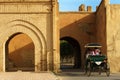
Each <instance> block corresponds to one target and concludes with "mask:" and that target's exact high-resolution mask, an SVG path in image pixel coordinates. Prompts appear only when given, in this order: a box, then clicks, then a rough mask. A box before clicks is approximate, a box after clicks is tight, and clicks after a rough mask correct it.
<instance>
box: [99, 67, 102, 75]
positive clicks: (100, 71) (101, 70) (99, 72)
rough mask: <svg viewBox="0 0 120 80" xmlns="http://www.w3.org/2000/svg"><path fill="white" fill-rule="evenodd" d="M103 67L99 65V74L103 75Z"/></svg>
mask: <svg viewBox="0 0 120 80" xmlns="http://www.w3.org/2000/svg"><path fill="white" fill-rule="evenodd" d="M101 68H102V67H101V66H99V75H101V71H102V69H101Z"/></svg>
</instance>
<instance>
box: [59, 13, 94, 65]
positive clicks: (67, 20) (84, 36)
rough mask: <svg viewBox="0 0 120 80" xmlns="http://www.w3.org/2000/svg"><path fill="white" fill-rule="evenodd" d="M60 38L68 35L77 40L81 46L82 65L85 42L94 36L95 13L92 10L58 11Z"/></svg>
mask: <svg viewBox="0 0 120 80" xmlns="http://www.w3.org/2000/svg"><path fill="white" fill-rule="evenodd" d="M59 21H60V38H63V37H70V38H73V39H75V40H77V41H78V43H79V45H80V47H81V49H80V50H81V63H82V67H83V66H84V60H85V59H84V56H85V54H84V53H85V52H84V51H85V48H84V46H85V44H87V43H89V42H90V41H92V39H93V38H94V36H93V35H91V34H92V32H94V30H95V29H94V28H95V13H92V12H60V14H59Z"/></svg>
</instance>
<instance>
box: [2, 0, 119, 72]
mask: <svg viewBox="0 0 120 80" xmlns="http://www.w3.org/2000/svg"><path fill="white" fill-rule="evenodd" d="M119 7H120V5H111V4H109V0H102V2H101V4H100V5H99V6H98V8H97V10H96V12H92V11H91V10H92V9H91V7H90V6H88V7H87V11H86V10H85V5H81V6H80V7H79V9H78V10H79V11H78V12H59V5H58V1H57V0H0V18H1V19H0V37H1V39H0V64H1V65H0V71H1V72H6V71H16V70H23V71H35V72H37V71H54V72H59V71H60V46H59V45H60V40H61V39H64V40H67V41H68V42H70V43H71V44H72V45H73V47H74V50H75V51H76V52H75V54H76V56H75V57H76V61H75V63H74V64H75V65H76V66H78V67H80V68H84V63H85V58H84V55H85V54H84V52H85V48H84V45H85V44H86V43H89V42H99V43H100V44H101V45H102V49H101V50H102V52H103V53H104V54H106V55H107V56H108V61H109V63H110V68H111V72H119V71H120V64H119V57H120V54H119V46H120V45H119V43H120V40H119V36H120V34H119V29H120V28H119V24H120V23H119V11H120V8H119Z"/></svg>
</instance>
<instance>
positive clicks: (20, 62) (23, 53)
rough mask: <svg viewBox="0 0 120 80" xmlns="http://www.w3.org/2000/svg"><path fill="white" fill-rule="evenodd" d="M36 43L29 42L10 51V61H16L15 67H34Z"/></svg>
mask: <svg viewBox="0 0 120 80" xmlns="http://www.w3.org/2000/svg"><path fill="white" fill-rule="evenodd" d="M34 56H35V54H34V44H33V43H29V44H28V45H25V46H24V47H22V48H19V49H16V50H15V51H13V52H8V57H7V59H8V63H9V62H12V63H14V65H13V66H14V67H34Z"/></svg>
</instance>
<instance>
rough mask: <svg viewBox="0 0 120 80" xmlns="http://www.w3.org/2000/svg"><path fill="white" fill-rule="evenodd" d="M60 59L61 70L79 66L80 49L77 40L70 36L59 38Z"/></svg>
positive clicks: (78, 67)
mask: <svg viewBox="0 0 120 80" xmlns="http://www.w3.org/2000/svg"><path fill="white" fill-rule="evenodd" d="M60 61H61V66H60V68H61V69H62V70H63V69H80V68H81V49H80V45H79V43H78V41H77V40H75V39H73V38H71V37H63V38H61V39H60Z"/></svg>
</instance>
